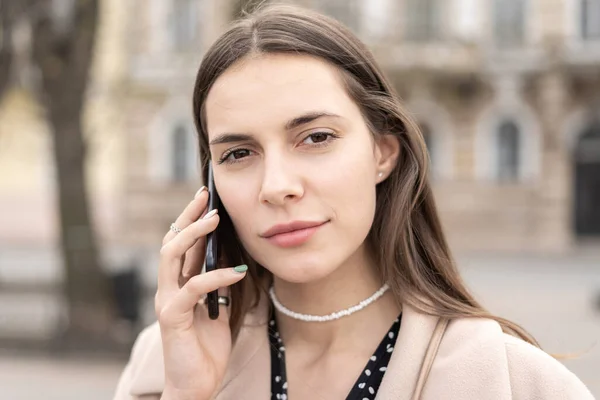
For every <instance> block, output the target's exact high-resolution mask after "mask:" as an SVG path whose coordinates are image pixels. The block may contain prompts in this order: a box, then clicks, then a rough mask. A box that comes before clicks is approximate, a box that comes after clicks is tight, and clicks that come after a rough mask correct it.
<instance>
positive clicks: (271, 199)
mask: <svg viewBox="0 0 600 400" xmlns="http://www.w3.org/2000/svg"><path fill="white" fill-rule="evenodd" d="M291 164H292V163H291V162H290V160H286V158H285V157H283V156H281V155H278V156H271V157H269V158H268V159H266V158H265V162H264V172H263V181H262V186H261V189H260V194H259V200H260V202H261V203H263V204H271V205H276V206H283V205H285V204H286V203H289V202H293V201H295V200H298V199H300V198H302V196H303V195H304V187H303V185H302V180H301V178H300V175H299V174H298V172H299V171H298V168H294V167H293V165H291Z"/></svg>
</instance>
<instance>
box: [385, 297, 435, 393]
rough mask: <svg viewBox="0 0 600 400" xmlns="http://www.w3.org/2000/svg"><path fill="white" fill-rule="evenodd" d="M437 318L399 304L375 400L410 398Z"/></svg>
mask: <svg viewBox="0 0 600 400" xmlns="http://www.w3.org/2000/svg"><path fill="white" fill-rule="evenodd" d="M437 321H438V317H434V316H429V315H424V314H419V313H417V312H416V311H415V310H414V309H413V308H411V307H410V306H408V305H404V306H403V307H402V323H401V325H400V331H399V332H398V338H397V339H396V345H395V346H394V351H393V352H392V356H391V358H390V361H389V363H388V367H387V370H386V372H385V375H383V379H382V381H381V385H380V386H379V390H378V391H377V396H376V397H375V399H376V400H388V399H394V400H410V399H411V397H412V393H413V391H414V390H415V384H416V383H417V378H418V376H419V370H420V368H421V363H422V361H423V358H424V356H425V352H426V351H427V346H428V344H429V339H430V338H431V335H432V334H433V330H434V328H435V325H436V324H437Z"/></svg>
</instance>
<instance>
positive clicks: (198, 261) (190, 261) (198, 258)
mask: <svg viewBox="0 0 600 400" xmlns="http://www.w3.org/2000/svg"><path fill="white" fill-rule="evenodd" d="M205 253H206V238H200V239H198V240H197V241H196V243H194V245H193V246H192V248H191V249H189V250H188V252H187V253H186V254H185V261H184V263H183V269H182V270H181V275H182V276H183V279H184V280H185V281H187V280H188V279H190V278H191V277H192V276H194V275H198V274H199V273H200V271H201V270H202V264H203V262H204V254H205Z"/></svg>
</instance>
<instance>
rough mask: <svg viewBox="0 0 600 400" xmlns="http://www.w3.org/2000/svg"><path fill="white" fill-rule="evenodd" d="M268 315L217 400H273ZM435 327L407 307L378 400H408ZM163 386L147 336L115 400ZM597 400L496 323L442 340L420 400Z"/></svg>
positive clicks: (465, 327) (248, 336) (152, 337)
mask: <svg viewBox="0 0 600 400" xmlns="http://www.w3.org/2000/svg"><path fill="white" fill-rule="evenodd" d="M265 322H266V312H265V310H259V311H257V312H255V313H253V314H250V315H248V316H247V319H246V324H247V326H246V327H244V328H242V331H241V332H240V336H239V338H238V341H237V342H236V345H235V346H234V348H233V351H232V354H231V359H230V363H229V368H228V370H227V372H226V375H225V379H224V382H223V386H222V389H221V391H220V393H219V395H218V396H217V399H218V400H245V399H251V400H254V399H258V400H262V399H264V400H267V399H269V398H270V383H271V381H270V379H271V377H270V371H271V370H270V353H269V342H268V336H267V331H266V324H265ZM436 323H437V318H436V317H431V316H427V315H423V314H421V313H418V312H416V311H415V310H414V309H411V308H410V307H408V306H404V308H403V315H402V325H401V327H400V332H399V334H398V338H397V342H396V345H395V348H394V352H393V353H392V357H391V359H390V362H389V365H388V369H387V371H386V373H385V375H384V378H383V381H382V382H381V386H380V388H379V391H378V393H377V397H376V399H377V400H387V399H394V400H396V399H397V400H410V399H411V396H412V393H413V390H414V388H415V384H416V380H417V377H418V374H419V370H420V366H421V362H422V360H423V356H424V354H425V351H426V349H427V346H428V343H429V339H430V338H431V334H432V332H433V330H434V327H435V325H436ZM163 385H164V376H163V356H162V348H161V339H160V331H159V327H158V325H157V324H156V323H155V324H153V325H151V326H149V327H148V328H146V329H145V330H144V331H143V332H142V333H141V334H140V336H139V337H138V339H137V340H136V343H135V344H134V346H133V350H132V354H131V359H130V360H129V363H128V364H127V366H126V367H125V370H124V371H123V374H122V376H121V379H120V380H119V383H118V387H117V390H116V394H115V397H114V400H158V399H159V398H160V393H161V392H162V389H163ZM593 398H594V397H593V396H592V394H591V393H590V392H589V391H588V389H587V388H586V387H585V385H584V384H583V383H582V382H581V381H580V380H579V379H578V378H577V377H576V376H575V375H574V374H572V373H571V372H570V371H569V370H568V369H567V368H566V367H564V366H563V365H562V364H561V363H560V362H558V361H556V360H555V359H553V358H552V357H550V356H549V355H548V354H546V353H544V352H543V351H541V350H539V349H538V348H536V347H534V346H531V345H529V344H528V343H526V342H524V341H522V340H520V339H517V338H514V337H512V336H509V335H507V334H505V333H503V332H502V330H501V329H500V326H499V325H498V323H496V322H495V321H492V320H486V319H472V318H464V319H458V320H454V321H452V322H451V323H450V324H449V325H448V328H447V330H446V333H445V334H444V336H443V339H442V341H441V344H440V346H439V350H438V353H437V355H436V357H435V360H434V362H433V366H432V368H431V372H430V374H429V378H428V379H427V381H426V383H425V386H424V389H423V393H422V399H423V400H440V399H452V400H463V399H464V400H487V399H490V400H492V399H493V400H508V399H514V400H534V399H536V400H537V399H539V400H542V399H543V400H555V399H556V400H558V399H573V400H588V399H593Z"/></svg>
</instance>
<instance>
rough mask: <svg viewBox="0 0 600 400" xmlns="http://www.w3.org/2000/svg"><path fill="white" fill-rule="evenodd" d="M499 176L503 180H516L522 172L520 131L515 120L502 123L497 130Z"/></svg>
mask: <svg viewBox="0 0 600 400" xmlns="http://www.w3.org/2000/svg"><path fill="white" fill-rule="evenodd" d="M496 138H497V142H496V145H497V146H498V147H497V148H498V159H497V178H498V180H499V181H501V182H507V181H508V182H510V181H516V180H518V179H519V172H520V167H521V165H520V150H521V149H520V146H519V139H520V131H519V127H518V126H517V125H516V124H515V123H514V122H513V121H505V122H503V123H501V124H500V126H499V127H498V131H497V136H496Z"/></svg>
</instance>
